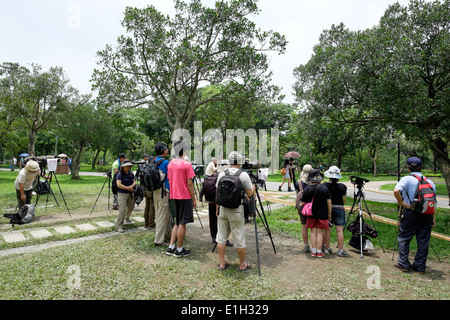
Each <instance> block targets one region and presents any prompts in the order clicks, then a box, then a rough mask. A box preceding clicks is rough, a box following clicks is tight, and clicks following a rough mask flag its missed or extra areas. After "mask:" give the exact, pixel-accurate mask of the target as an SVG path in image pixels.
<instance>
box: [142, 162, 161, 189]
mask: <svg viewBox="0 0 450 320" xmlns="http://www.w3.org/2000/svg"><path fill="white" fill-rule="evenodd" d="M155 159H156V158H155V157H152V158H151V159H149V160H148V162H147V163H146V164H145V165H144V167H143V168H142V171H141V173H140V181H141V185H142V186H143V187H144V189H145V190H146V191H155V190H158V189H159V188H162V187H163V186H164V182H163V181H164V179H162V180H161V175H160V173H159V168H158V166H159V165H160V164H161V163H163V161H164V160H166V159H164V158H162V159H160V160H158V161H157V162H155Z"/></svg>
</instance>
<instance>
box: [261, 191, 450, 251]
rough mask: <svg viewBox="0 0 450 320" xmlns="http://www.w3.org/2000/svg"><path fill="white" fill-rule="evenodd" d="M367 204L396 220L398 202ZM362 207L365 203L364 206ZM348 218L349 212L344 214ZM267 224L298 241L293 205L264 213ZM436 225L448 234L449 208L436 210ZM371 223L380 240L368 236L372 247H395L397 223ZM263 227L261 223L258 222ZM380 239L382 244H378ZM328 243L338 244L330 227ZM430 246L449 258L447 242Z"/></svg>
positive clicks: (434, 241) (348, 203)
mask: <svg viewBox="0 0 450 320" xmlns="http://www.w3.org/2000/svg"><path fill="white" fill-rule="evenodd" d="M352 203H353V199H349V198H347V201H346V203H345V205H346V206H348V207H351V205H352ZM366 203H367V206H368V208H369V211H370V212H371V214H376V215H380V216H383V217H386V218H389V219H393V220H398V213H397V205H396V204H392V203H380V202H375V201H366ZM363 209H365V206H363ZM346 214H347V216H346V217H348V212H347V213H346ZM266 217H267V220H268V224H269V226H270V229H271V231H273V232H276V233H277V234H283V235H285V236H288V237H293V238H295V239H298V240H301V229H300V228H299V224H300V217H299V215H298V213H297V210H296V209H295V208H294V206H285V207H283V208H281V209H278V210H274V211H273V213H271V214H266ZM356 217H357V216H356V213H353V214H352V215H351V216H350V221H353V220H355V219H356ZM435 219H436V226H435V227H434V228H433V231H434V232H437V233H442V234H445V235H450V209H443V208H437V213H436V217H435ZM364 221H365V222H366V223H368V224H370V225H372V221H371V220H370V218H368V217H366V218H364ZM374 225H375V228H376V230H377V231H378V233H379V239H378V238H377V239H371V242H372V243H373V245H374V246H375V247H377V248H378V249H381V245H382V246H383V248H384V249H388V250H395V249H396V232H397V231H396V226H393V225H389V224H386V223H382V222H378V221H374ZM261 226H262V225H261ZM344 235H345V243H348V241H349V240H350V238H351V233H350V232H348V231H345V232H344ZM380 241H381V245H380ZM331 242H332V243H337V239H336V231H335V229H334V228H333V231H332V232H331ZM431 242H432V246H433V248H434V249H435V250H436V251H437V252H439V256H440V257H443V258H447V257H449V254H450V246H449V243H448V241H445V240H442V239H438V238H432V241H431ZM416 249H417V245H416V243H415V241H412V242H411V250H413V251H415V250H416ZM430 254H431V255H432V254H433V251H432V250H430Z"/></svg>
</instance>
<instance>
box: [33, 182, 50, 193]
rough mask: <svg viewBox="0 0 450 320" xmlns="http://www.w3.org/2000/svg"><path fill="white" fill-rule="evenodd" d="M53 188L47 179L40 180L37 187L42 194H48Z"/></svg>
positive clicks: (37, 191) (37, 190)
mask: <svg viewBox="0 0 450 320" xmlns="http://www.w3.org/2000/svg"><path fill="white" fill-rule="evenodd" d="M51 192H52V190H51V188H50V184H49V183H48V181H47V180H39V181H38V183H37V189H36V193H37V194H39V195H41V194H48V193H51Z"/></svg>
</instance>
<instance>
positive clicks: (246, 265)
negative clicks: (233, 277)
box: [239, 262, 251, 271]
mask: <svg viewBox="0 0 450 320" xmlns="http://www.w3.org/2000/svg"><path fill="white" fill-rule="evenodd" d="M250 267H251V266H250V263H248V262H246V263H245V268H244V269H241V268H239V271H245V270H247V269H250Z"/></svg>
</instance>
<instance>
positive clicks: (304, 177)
mask: <svg viewBox="0 0 450 320" xmlns="http://www.w3.org/2000/svg"><path fill="white" fill-rule="evenodd" d="M312 169H313V167H312V166H311V165H310V164H305V165H304V166H303V169H302V172H300V180H301V181H303V182H304V183H306V184H307V183H309V181H308V179H309V172H310V171H311V170H312Z"/></svg>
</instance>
